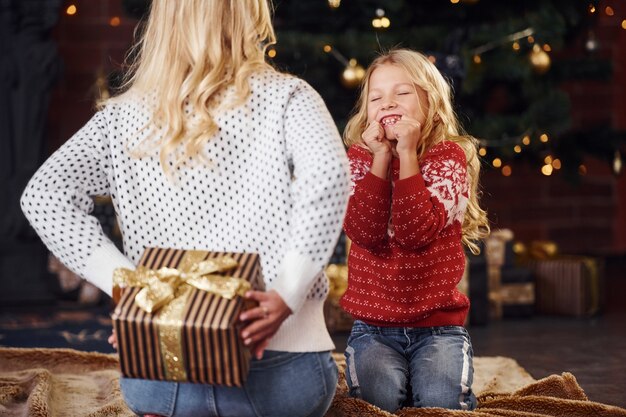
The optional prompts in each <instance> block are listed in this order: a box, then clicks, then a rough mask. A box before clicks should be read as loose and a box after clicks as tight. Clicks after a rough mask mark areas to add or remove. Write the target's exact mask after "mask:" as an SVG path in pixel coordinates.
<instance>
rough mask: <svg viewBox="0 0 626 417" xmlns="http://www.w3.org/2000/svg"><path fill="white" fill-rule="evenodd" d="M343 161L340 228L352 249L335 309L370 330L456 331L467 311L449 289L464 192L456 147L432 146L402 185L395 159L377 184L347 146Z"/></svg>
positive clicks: (459, 265)
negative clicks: (347, 169) (345, 194)
mask: <svg viewBox="0 0 626 417" xmlns="http://www.w3.org/2000/svg"><path fill="white" fill-rule="evenodd" d="M348 157H349V159H350V166H351V168H352V183H353V190H352V195H351V197H350V201H349V203H348V212H347V214H346V219H345V221H344V230H345V231H346V234H347V235H348V237H349V238H350V239H351V240H352V245H351V249H350V254H349V260H348V265H349V279H348V289H347V291H346V293H345V294H344V296H343V298H342V300H341V304H342V306H343V308H344V309H345V310H346V311H348V312H349V313H351V314H352V315H353V316H354V317H355V318H358V319H361V320H363V321H365V322H368V323H370V324H373V325H381V326H396V325H402V326H415V327H423V326H439V325H462V324H463V322H464V320H465V317H466V315H467V311H468V307H469V300H468V299H467V297H466V296H465V295H463V294H461V293H460V292H458V290H457V289H456V286H457V284H458V283H459V281H460V279H461V277H462V274H463V271H464V267H465V253H464V251H463V247H462V244H461V225H462V221H463V217H464V215H465V210H466V208H467V203H468V190H469V183H468V179H467V169H466V160H465V153H464V152H463V150H462V148H461V147H460V146H458V145H457V144H455V143H453V142H442V143H440V144H438V145H436V146H435V147H433V148H432V149H431V150H429V151H428V152H427V153H426V154H425V155H424V157H423V158H422V160H421V161H420V173H419V174H417V175H415V176H413V177H410V178H405V179H402V180H399V179H398V177H399V161H398V160H397V159H394V160H392V167H391V174H392V179H381V178H378V177H376V176H375V175H373V174H372V173H371V172H369V169H370V167H371V163H372V156H371V155H370V154H369V152H368V151H367V150H366V149H364V148H362V147H360V146H358V145H355V146H352V147H351V148H350V149H349V151H348ZM390 222H391V224H392V227H391V228H390V227H389V225H388V224H389V223H390ZM390 229H391V231H390Z"/></svg>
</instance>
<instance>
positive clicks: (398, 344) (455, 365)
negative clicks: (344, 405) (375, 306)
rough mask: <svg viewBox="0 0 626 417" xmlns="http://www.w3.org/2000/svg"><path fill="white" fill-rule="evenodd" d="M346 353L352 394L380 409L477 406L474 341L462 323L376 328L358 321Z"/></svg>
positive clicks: (392, 410)
mask: <svg viewBox="0 0 626 417" xmlns="http://www.w3.org/2000/svg"><path fill="white" fill-rule="evenodd" d="M345 356H346V363H347V369H346V380H347V382H348V387H349V388H350V395H351V396H353V397H357V398H362V399H363V400H365V401H367V402H369V403H371V404H374V405H377V406H378V407H380V408H382V409H383V410H386V411H389V412H394V411H396V410H398V409H399V408H401V407H403V406H413V407H443V408H449V409H462V410H473V409H474V408H476V397H475V396H474V393H473V392H472V378H473V374H474V367H473V364H472V358H473V352H472V345H471V342H470V337H469V334H468V333H467V330H465V328H463V327H461V326H442V327H425V328H415V327H377V326H370V325H368V324H365V323H363V322H362V321H360V320H356V321H355V323H354V326H353V327H352V333H351V334H350V337H349V339H348V347H347V349H346V352H345Z"/></svg>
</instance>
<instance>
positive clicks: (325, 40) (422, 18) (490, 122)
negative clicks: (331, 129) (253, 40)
mask: <svg viewBox="0 0 626 417" xmlns="http://www.w3.org/2000/svg"><path fill="white" fill-rule="evenodd" d="M148 4H149V0H124V5H125V7H126V9H127V11H129V13H130V14H134V15H136V16H139V15H142V14H144V13H145V12H146V10H147V6H148ZM274 9H275V10H274V25H275V28H276V32H277V37H278V43H277V44H276V45H275V46H274V47H272V48H271V49H270V50H269V51H268V54H269V59H270V61H271V62H272V63H273V65H275V66H276V67H277V68H279V69H281V70H284V71H287V72H290V73H293V74H296V75H298V76H300V77H302V78H304V79H305V80H306V81H308V82H309V83H310V84H311V85H312V86H313V87H314V88H315V89H317V91H319V92H320V94H321V95H322V97H323V98H324V99H325V101H326V103H327V105H328V107H329V109H330V111H331V113H332V115H333V117H334V119H335V121H336V123H337V125H338V127H339V129H340V130H343V127H344V126H345V124H346V122H347V120H348V118H349V115H350V113H351V111H352V109H353V107H354V103H355V102H356V98H357V95H358V88H357V87H358V85H359V82H360V80H361V78H362V76H363V72H364V70H363V67H366V66H367V64H369V62H371V61H372V59H373V58H375V57H376V55H377V54H378V53H380V52H381V51H385V50H388V49H390V48H394V47H403V48H411V49H415V50H418V51H421V52H423V53H425V54H427V55H429V56H430V57H431V60H432V61H433V62H435V64H436V65H437V67H438V68H439V69H440V70H441V71H442V73H443V74H444V75H445V76H446V77H447V78H448V79H449V80H450V82H451V84H452V85H453V87H454V91H455V101H456V110H457V113H458V114H459V116H460V119H461V121H462V124H463V126H464V127H465V129H466V130H467V131H468V132H469V133H470V134H472V135H474V136H476V137H477V138H479V139H480V143H481V147H482V149H481V150H480V154H481V155H482V156H484V157H485V162H486V163H487V162H488V164H489V165H490V166H493V167H495V168H498V169H503V174H505V175H506V170H507V163H508V162H510V161H513V160H525V161H528V162H529V163H531V164H535V165H540V166H541V165H543V167H542V170H543V172H544V173H545V174H546V175H550V174H551V173H552V170H559V169H562V170H563V172H564V173H565V174H566V175H567V176H569V177H570V178H571V179H573V180H576V178H577V176H578V168H579V165H580V161H581V159H582V157H583V156H584V155H585V154H592V155H595V156H597V157H600V158H603V159H606V160H607V161H612V160H613V159H614V158H615V156H616V155H617V156H619V147H620V145H621V144H622V143H623V142H624V141H625V138H624V134H622V133H618V132H614V131H612V130H610V129H609V128H607V127H605V126H602V127H600V126H590V127H589V128H588V129H587V130H586V131H575V130H573V129H572V128H571V120H570V100H569V97H568V95H567V94H566V93H565V92H564V91H563V90H562V89H561V88H560V86H561V85H562V83H563V82H565V81H572V80H590V79H602V80H604V79H607V78H608V77H610V75H611V66H610V62H609V61H607V60H606V59H601V58H599V57H597V56H595V55H594V52H595V49H597V42H595V39H594V37H593V31H592V28H593V25H594V21H595V19H596V16H597V14H598V13H599V10H597V9H598V4H597V2H596V1H595V0H594V1H591V2H590V1H589V0H527V1H523V2H522V1H515V2H502V1H498V0H448V1H444V0H420V1H410V0H385V1H382V0H344V1H341V0H309V1H275V2H274ZM607 13H608V11H607ZM581 36H587V37H588V38H587V41H586V42H585V44H584V45H585V46H584V48H585V50H584V51H581V52H582V54H574V56H576V58H567V57H565V56H560V55H563V54H562V53H560V51H562V50H564V49H567V48H568V47H570V48H571V44H572V43H573V42H574V40H576V39H578V38H580V37H581ZM570 55H572V54H570ZM553 56H555V57H556V59H555V58H553ZM620 161H621V160H620ZM509 169H510V168H509Z"/></svg>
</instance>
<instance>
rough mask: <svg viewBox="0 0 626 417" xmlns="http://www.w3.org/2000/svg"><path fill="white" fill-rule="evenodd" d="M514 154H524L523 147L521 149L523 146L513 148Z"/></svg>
mask: <svg viewBox="0 0 626 417" xmlns="http://www.w3.org/2000/svg"><path fill="white" fill-rule="evenodd" d="M513 152H515V153H521V152H522V147H521V146H519V145H515V146H514V147H513Z"/></svg>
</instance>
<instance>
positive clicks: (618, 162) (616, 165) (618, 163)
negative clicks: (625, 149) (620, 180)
mask: <svg viewBox="0 0 626 417" xmlns="http://www.w3.org/2000/svg"><path fill="white" fill-rule="evenodd" d="M621 172H622V155H621V154H620V152H619V151H615V155H614V156H613V173H614V174H615V175H619V174H620V173H621Z"/></svg>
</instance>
